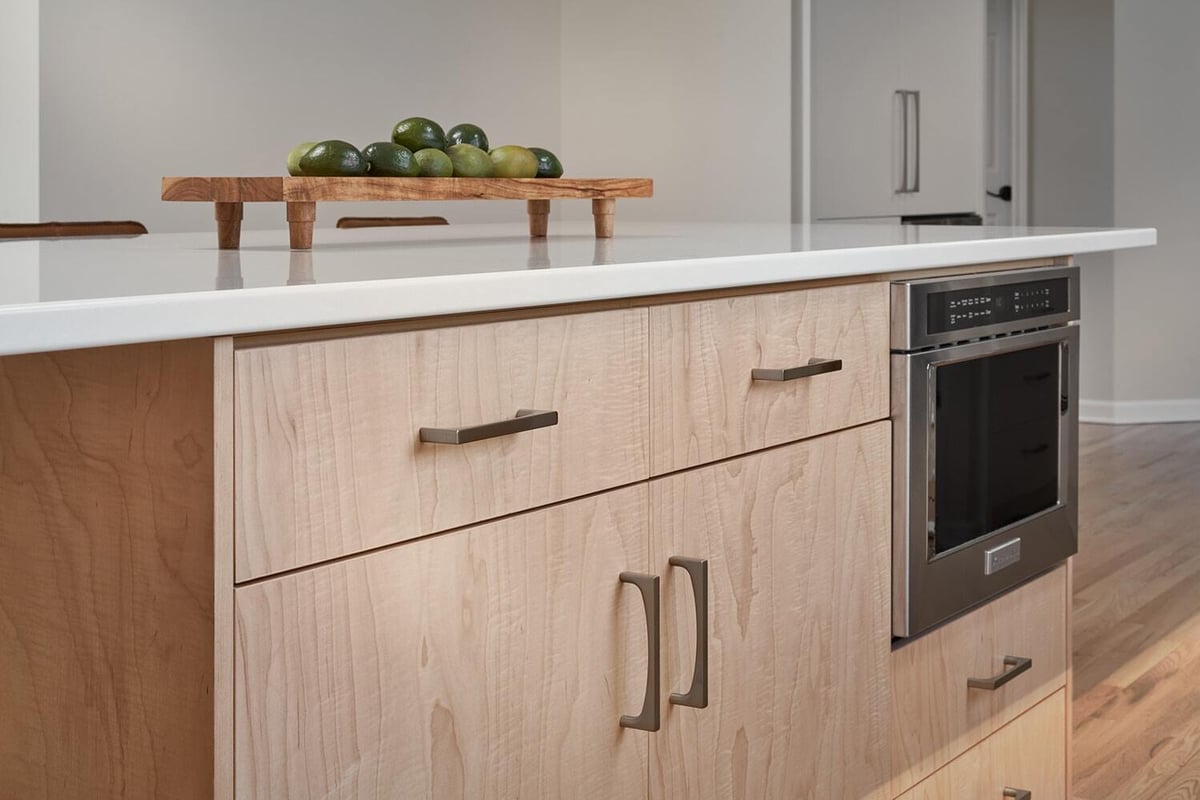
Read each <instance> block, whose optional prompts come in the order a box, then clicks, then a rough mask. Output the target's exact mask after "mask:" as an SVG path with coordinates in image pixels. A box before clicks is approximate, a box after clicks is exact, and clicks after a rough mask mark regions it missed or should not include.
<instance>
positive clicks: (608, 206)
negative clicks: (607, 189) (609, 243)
mask: <svg viewBox="0 0 1200 800" xmlns="http://www.w3.org/2000/svg"><path fill="white" fill-rule="evenodd" d="M616 210H617V201H616V200H614V199H613V198H611V197H601V198H599V199H596V200H593V201H592V219H593V220H594V221H595V223H596V238H597V239H611V238H612V235H613V214H615V213H616Z"/></svg>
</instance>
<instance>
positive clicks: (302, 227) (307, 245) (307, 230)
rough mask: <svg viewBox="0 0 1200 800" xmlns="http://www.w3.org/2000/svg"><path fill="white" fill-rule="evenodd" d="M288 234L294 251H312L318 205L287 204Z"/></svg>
mask: <svg viewBox="0 0 1200 800" xmlns="http://www.w3.org/2000/svg"><path fill="white" fill-rule="evenodd" d="M287 221H288V233H289V234H290V237H291V240H292V249H293V250H311V249H312V236H313V223H315V222H316V221H317V204H316V203H303V202H297V203H288V204H287Z"/></svg>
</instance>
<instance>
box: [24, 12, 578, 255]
mask: <svg viewBox="0 0 1200 800" xmlns="http://www.w3.org/2000/svg"><path fill="white" fill-rule="evenodd" d="M30 1H31V0H16V2H18V3H19V4H23V3H29V2H30ZM12 2H13V0H6V3H12ZM6 26H7V20H6ZM560 28H561V24H560V2H559V0H508V1H507V2H504V3H493V2H488V0H467V1H466V2H445V1H444V0H419V1H416V2H404V3H396V2H388V0H351V1H350V2H340V3H339V2H328V1H327V0H292V1H291V2H286V1H285V0H255V1H254V2H243V0H205V1H204V2H187V1H186V0H105V2H95V0H42V30H41V43H42V44H41V66H42V79H41V100H42V116H41V121H42V124H41V152H42V169H41V216H42V217H43V218H46V219H50V218H74V219H89V218H108V219H112V218H116V219H121V218H134V219H138V220H141V221H143V222H145V223H146V225H147V226H148V227H149V228H150V230H151V231H154V232H164V231H177V230H205V231H207V230H212V229H213V221H212V208H211V207H208V206H204V205H200V204H192V203H164V202H162V201H161V200H160V199H159V191H160V182H161V179H162V177H163V176H164V175H239V174H240V175H259V174H261V175H279V174H283V173H284V159H285V157H286V156H287V153H288V151H289V150H290V149H291V148H292V147H293V146H294V145H295V144H296V143H298V142H300V141H304V140H316V139H333V138H337V139H347V140H349V141H351V142H353V143H355V144H357V145H359V146H363V145H366V144H368V143H370V142H372V141H378V140H381V139H387V138H388V137H389V136H390V133H391V128H392V126H393V125H394V124H395V123H396V121H397V120H399V119H401V118H403V117H408V116H414V115H420V116H428V117H432V118H433V119H436V120H439V121H441V122H442V123H443V124H444V125H445V126H446V127H449V126H450V125H453V124H455V123H458V122H464V121H470V122H476V123H478V124H480V125H482V126H483V127H484V129H485V130H486V131H487V132H488V134H489V136H490V137H491V140H492V143H493V144H497V145H498V144H505V143H518V144H526V145H542V146H545V147H549V148H550V149H552V150H555V149H558V148H560V144H561V108H560V92H559V82H558V75H559V72H560V53H561V50H560ZM568 164H569V166H570V167H571V168H572V171H573V172H575V174H580V173H578V171H576V170H575V169H574V165H573V164H571V163H570V161H568ZM318 213H319V214H320V215H321V217H320V218H319V220H318V224H332V222H333V219H334V218H336V216H340V215H342V214H349V213H374V214H379V213H397V214H406V213H414V214H417V213H438V214H443V215H445V216H447V217H448V218H449V219H450V220H451V221H452V222H467V221H483V220H508V219H514V218H515V219H523V218H524V208H523V207H521V205H520V204H519V203H486V202H456V203H453V204H449V203H443V204H415V203H398V204H395V205H383V204H378V203H376V204H370V205H365V206H364V205H359V206H357V207H356V206H355V205H354V204H328V205H327V206H322V207H320V208H319V209H318ZM35 216H36V215H35ZM244 224H245V227H246V228H267V227H281V226H282V225H283V224H284V210H283V207H282V206H281V205H275V204H272V205H262V206H257V207H253V206H247V209H246V221H245V223H244Z"/></svg>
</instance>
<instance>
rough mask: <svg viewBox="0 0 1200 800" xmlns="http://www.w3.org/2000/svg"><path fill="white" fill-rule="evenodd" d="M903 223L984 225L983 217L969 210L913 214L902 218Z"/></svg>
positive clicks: (901, 222)
mask: <svg viewBox="0 0 1200 800" xmlns="http://www.w3.org/2000/svg"><path fill="white" fill-rule="evenodd" d="M900 224H901V225H982V224H983V217H981V216H979V215H978V214H976V213H974V212H971V211H967V212H964V213H957V214H912V215H910V216H907V217H901V218H900Z"/></svg>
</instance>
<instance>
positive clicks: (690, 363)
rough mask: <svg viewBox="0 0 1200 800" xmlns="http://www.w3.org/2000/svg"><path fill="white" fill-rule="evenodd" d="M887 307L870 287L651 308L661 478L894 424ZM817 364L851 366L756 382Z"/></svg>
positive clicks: (655, 457)
mask: <svg viewBox="0 0 1200 800" xmlns="http://www.w3.org/2000/svg"><path fill="white" fill-rule="evenodd" d="M888 302H889V301H888V286H887V284H886V283H868V284H859V285H856V286H836V287H832V288H828V289H807V290H803V291H795V292H776V293H773V294H760V295H752V296H747V297H734V298H720V299H717V300H702V301H697V302H694V303H677V304H674V305H665V306H658V307H654V308H651V309H650V343H651V345H650V346H651V352H650V367H651V375H652V376H653V378H652V381H651V382H652V389H651V391H652V393H653V395H654V396H653V398H652V402H651V404H650V408H651V421H650V430H651V431H652V434H651V442H652V453H651V459H650V466H651V471H652V473H653V474H655V475H661V474H663V473H666V472H671V471H673V470H677V469H682V468H685V467H690V466H694V465H696V464H704V463H707V462H709V461H716V460H718V459H722V458H727V457H729V456H735V455H738V454H740V453H745V452H749V451H751V450H757V449H760V448H763V447H770V446H772V445H776V444H782V443H784V442H789V441H793V440H796V439H802V438H805V437H807V436H815V435H817V434H820V433H826V432H828V431H833V430H837V429H839V428H846V427H849V426H851V425H857V424H859V423H863V422H869V421H871V420H876V419H883V418H885V417H887V416H888V400H889V390H888V374H889V373H888V369H889V362H888ZM814 359H822V360H840V361H841V367H840V369H837V370H836V371H827V372H822V371H821V370H823V369H828V368H829V367H832V366H835V365H832V364H826V365H822V364H814V365H812V366H813V369H810V370H807V372H815V373H817V374H812V375H809V376H806V377H794V378H793V377H792V375H791V374H788V375H777V376H776V377H788V378H791V379H790V380H763V379H757V380H756V379H755V377H754V370H756V369H760V370H787V371H789V373H792V372H796V371H799V372H802V373H803V372H805V371H806V370H793V368H796V367H809V366H810V363H809V362H810V361H811V360H814Z"/></svg>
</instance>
